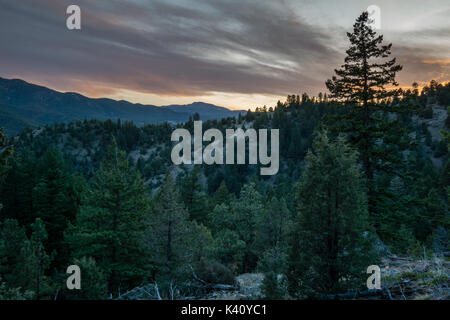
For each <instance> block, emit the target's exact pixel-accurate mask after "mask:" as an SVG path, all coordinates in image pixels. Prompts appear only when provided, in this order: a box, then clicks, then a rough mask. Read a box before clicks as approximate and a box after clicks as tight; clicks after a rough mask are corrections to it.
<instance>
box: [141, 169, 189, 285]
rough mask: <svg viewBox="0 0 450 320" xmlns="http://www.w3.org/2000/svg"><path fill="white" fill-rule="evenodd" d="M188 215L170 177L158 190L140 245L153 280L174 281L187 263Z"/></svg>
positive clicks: (168, 176)
mask: <svg viewBox="0 0 450 320" xmlns="http://www.w3.org/2000/svg"><path fill="white" fill-rule="evenodd" d="M188 218H189V217H188V212H187V211H186V209H185V208H184V205H183V202H182V200H181V197H180V194H179V191H178V189H177V188H176V186H175V183H174V180H173V178H172V176H171V175H170V174H168V175H167V176H166V179H165V181H164V183H163V185H162V186H161V189H160V190H159V192H158V194H157V196H156V199H155V201H154V205H153V208H152V210H151V213H150V215H149V216H148V219H147V229H146V232H145V236H144V245H145V247H146V248H147V252H148V257H149V264H150V267H152V268H153V269H154V273H155V277H156V279H157V280H159V281H162V282H163V283H166V284H167V283H170V282H173V281H176V280H178V276H179V274H180V273H182V272H183V271H185V270H188V269H187V265H188V263H189V247H190V245H191V244H190V242H189V240H190V234H191V230H192V227H191V225H190V224H189V220H188Z"/></svg>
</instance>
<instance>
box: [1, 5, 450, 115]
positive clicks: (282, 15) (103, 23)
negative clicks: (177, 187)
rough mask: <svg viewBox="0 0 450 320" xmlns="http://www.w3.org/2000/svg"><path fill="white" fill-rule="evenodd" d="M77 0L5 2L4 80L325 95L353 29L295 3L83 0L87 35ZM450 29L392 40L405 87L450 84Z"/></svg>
mask: <svg viewBox="0 0 450 320" xmlns="http://www.w3.org/2000/svg"><path fill="white" fill-rule="evenodd" d="M72 2H73V1H66V0H59V1H52V0H40V1H39V7H38V8H37V7H36V2H35V1H31V0H21V1H8V0H0V7H1V8H2V10H0V21H1V24H2V28H1V29H0V35H1V42H0V76H9V77H11V76H15V77H21V78H24V79H25V80H29V81H36V82H39V83H41V84H44V85H48V86H50V87H52V88H56V89H59V90H63V91H80V92H82V93H85V94H88V95H91V96H102V95H106V96H111V95H114V94H117V93H118V92H125V90H126V92H128V93H129V94H130V95H133V92H134V93H135V95H136V96H137V95H141V97H145V95H146V94H148V96H147V97H153V98H154V97H158V96H164V97H174V99H176V98H177V97H191V98H192V99H193V100H195V98H196V97H205V96H208V95H211V96H214V95H216V96H217V95H219V96H222V97H224V96H227V95H228V96H229V97H230V99H233V97H242V96H255V95H258V96H268V97H269V96H271V97H275V96H284V95H286V94H290V93H297V92H300V91H307V92H309V93H310V94H317V92H318V91H320V90H324V81H325V80H326V79H327V78H328V77H330V76H331V74H332V70H333V68H334V67H337V66H338V65H339V64H340V63H341V62H342V60H343V48H345V46H346V43H345V30H344V28H343V26H339V25H334V26H330V24H329V23H323V22H321V21H320V20H317V22H316V23H312V22H311V17H310V16H309V17H308V18H309V19H305V15H307V14H308V12H307V11H306V10H298V8H297V7H296V6H294V4H295V2H290V1H261V0H258V1H251V0H221V1H211V0H195V1H194V0H192V1H188V0H151V1H144V0H142V1H138V0H128V1H119V0H108V1H99V0H98V1H87V0H79V1H77V4H78V5H79V6H80V7H81V11H82V30H80V31H69V30H67V29H66V22H65V19H66V17H67V15H66V14H65V11H66V8H67V6H68V5H70V4H72ZM297 4H298V1H297ZM306 21H309V22H308V23H307V22H306ZM352 24H353V21H349V22H348V27H347V30H348V29H349V28H350V27H351V25H352ZM448 29H449V25H447V26H442V27H441V28H440V29H429V30H420V31H417V30H412V31H407V32H406V33H405V32H403V33H395V32H392V33H390V34H389V33H388V34H387V36H388V35H392V38H393V39H388V37H387V36H386V39H388V40H389V41H393V40H395V38H398V39H399V45H398V46H395V42H394V46H395V50H394V53H395V54H396V55H397V56H398V60H399V62H400V63H403V64H405V68H404V69H405V72H403V74H402V75H401V77H400V81H401V82H403V83H402V84H409V83H410V82H412V81H426V80H429V79H430V78H432V77H440V78H442V79H445V78H446V77H447V78H449V77H448V76H449V69H448V66H449V60H448V59H449V58H450V57H449V56H446V54H448V52H449V50H448V49H449V43H448V39H447V42H445V41H442V39H445V38H446V37H448V34H449V33H448V32H447V31H449V30H448ZM401 39H409V41H406V40H405V41H403V40H401ZM433 39H434V40H433ZM436 39H437V40H436ZM400 40H401V41H400ZM430 43H431V45H430ZM443 50H444V51H443ZM447 80H448V79H447ZM125 98H126V95H125ZM153 98H150V99H153ZM157 100H158V99H156V98H155V101H141V102H144V103H155V102H156V103H157ZM221 104H222V105H225V106H227V105H230V104H231V105H233V103H232V102H227V101H223V102H222V103H221ZM242 107H246V106H242Z"/></svg>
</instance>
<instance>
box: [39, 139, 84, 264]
mask: <svg viewBox="0 0 450 320" xmlns="http://www.w3.org/2000/svg"><path fill="white" fill-rule="evenodd" d="M37 170H38V172H39V178H38V180H37V183H36V185H35V186H34V188H33V190H32V199H33V204H32V206H33V214H34V216H35V217H39V218H41V219H42V220H43V222H44V223H45V227H46V230H47V232H48V239H47V240H46V242H45V245H46V248H47V250H48V251H49V252H53V251H54V252H55V260H54V261H53V262H54V263H53V266H54V267H59V268H61V267H64V268H65V267H66V265H67V261H68V258H69V253H68V248H66V247H65V244H64V241H63V239H64V230H65V229H66V228H67V224H68V222H69V221H70V222H73V221H74V220H75V215H76V213H77V210H78V204H79V198H80V192H81V190H77V187H78V186H79V185H78V184H77V183H76V181H75V179H74V178H73V177H72V176H71V175H70V174H69V172H68V169H67V168H66V165H65V163H64V160H63V159H62V157H61V155H60V153H59V151H58V149H57V148H56V147H55V146H50V148H49V149H48V150H47V152H46V153H45V154H44V156H43V157H42V159H40V161H39V163H38V166H37Z"/></svg>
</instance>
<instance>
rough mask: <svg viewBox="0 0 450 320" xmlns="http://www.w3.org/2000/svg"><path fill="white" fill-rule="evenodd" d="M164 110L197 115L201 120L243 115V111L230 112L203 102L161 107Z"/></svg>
mask: <svg viewBox="0 0 450 320" xmlns="http://www.w3.org/2000/svg"><path fill="white" fill-rule="evenodd" d="M162 108H164V109H168V110H172V111H175V112H178V113H180V112H181V113H188V114H190V115H193V114H195V113H198V114H199V115H200V118H201V119H202V120H210V119H221V118H227V117H236V116H238V115H239V113H242V114H245V112H246V111H245V110H230V109H227V108H224V107H218V106H216V105H213V104H209V103H204V102H194V103H191V104H185V105H174V104H173V105H170V106H164V107H162Z"/></svg>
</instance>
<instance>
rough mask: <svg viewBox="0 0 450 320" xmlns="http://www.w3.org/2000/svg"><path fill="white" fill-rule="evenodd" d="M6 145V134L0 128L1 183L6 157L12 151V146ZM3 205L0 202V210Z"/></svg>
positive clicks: (5, 169)
mask: <svg viewBox="0 0 450 320" xmlns="http://www.w3.org/2000/svg"><path fill="white" fill-rule="evenodd" d="M5 146H6V136H5V134H4V133H3V129H1V128H0V183H3V181H4V178H5V174H6V171H7V170H8V168H9V167H8V158H9V157H10V156H11V154H12V152H13V148H12V147H11V146H9V147H5ZM2 207H3V205H2V204H1V203H0V210H1V209H2Z"/></svg>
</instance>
